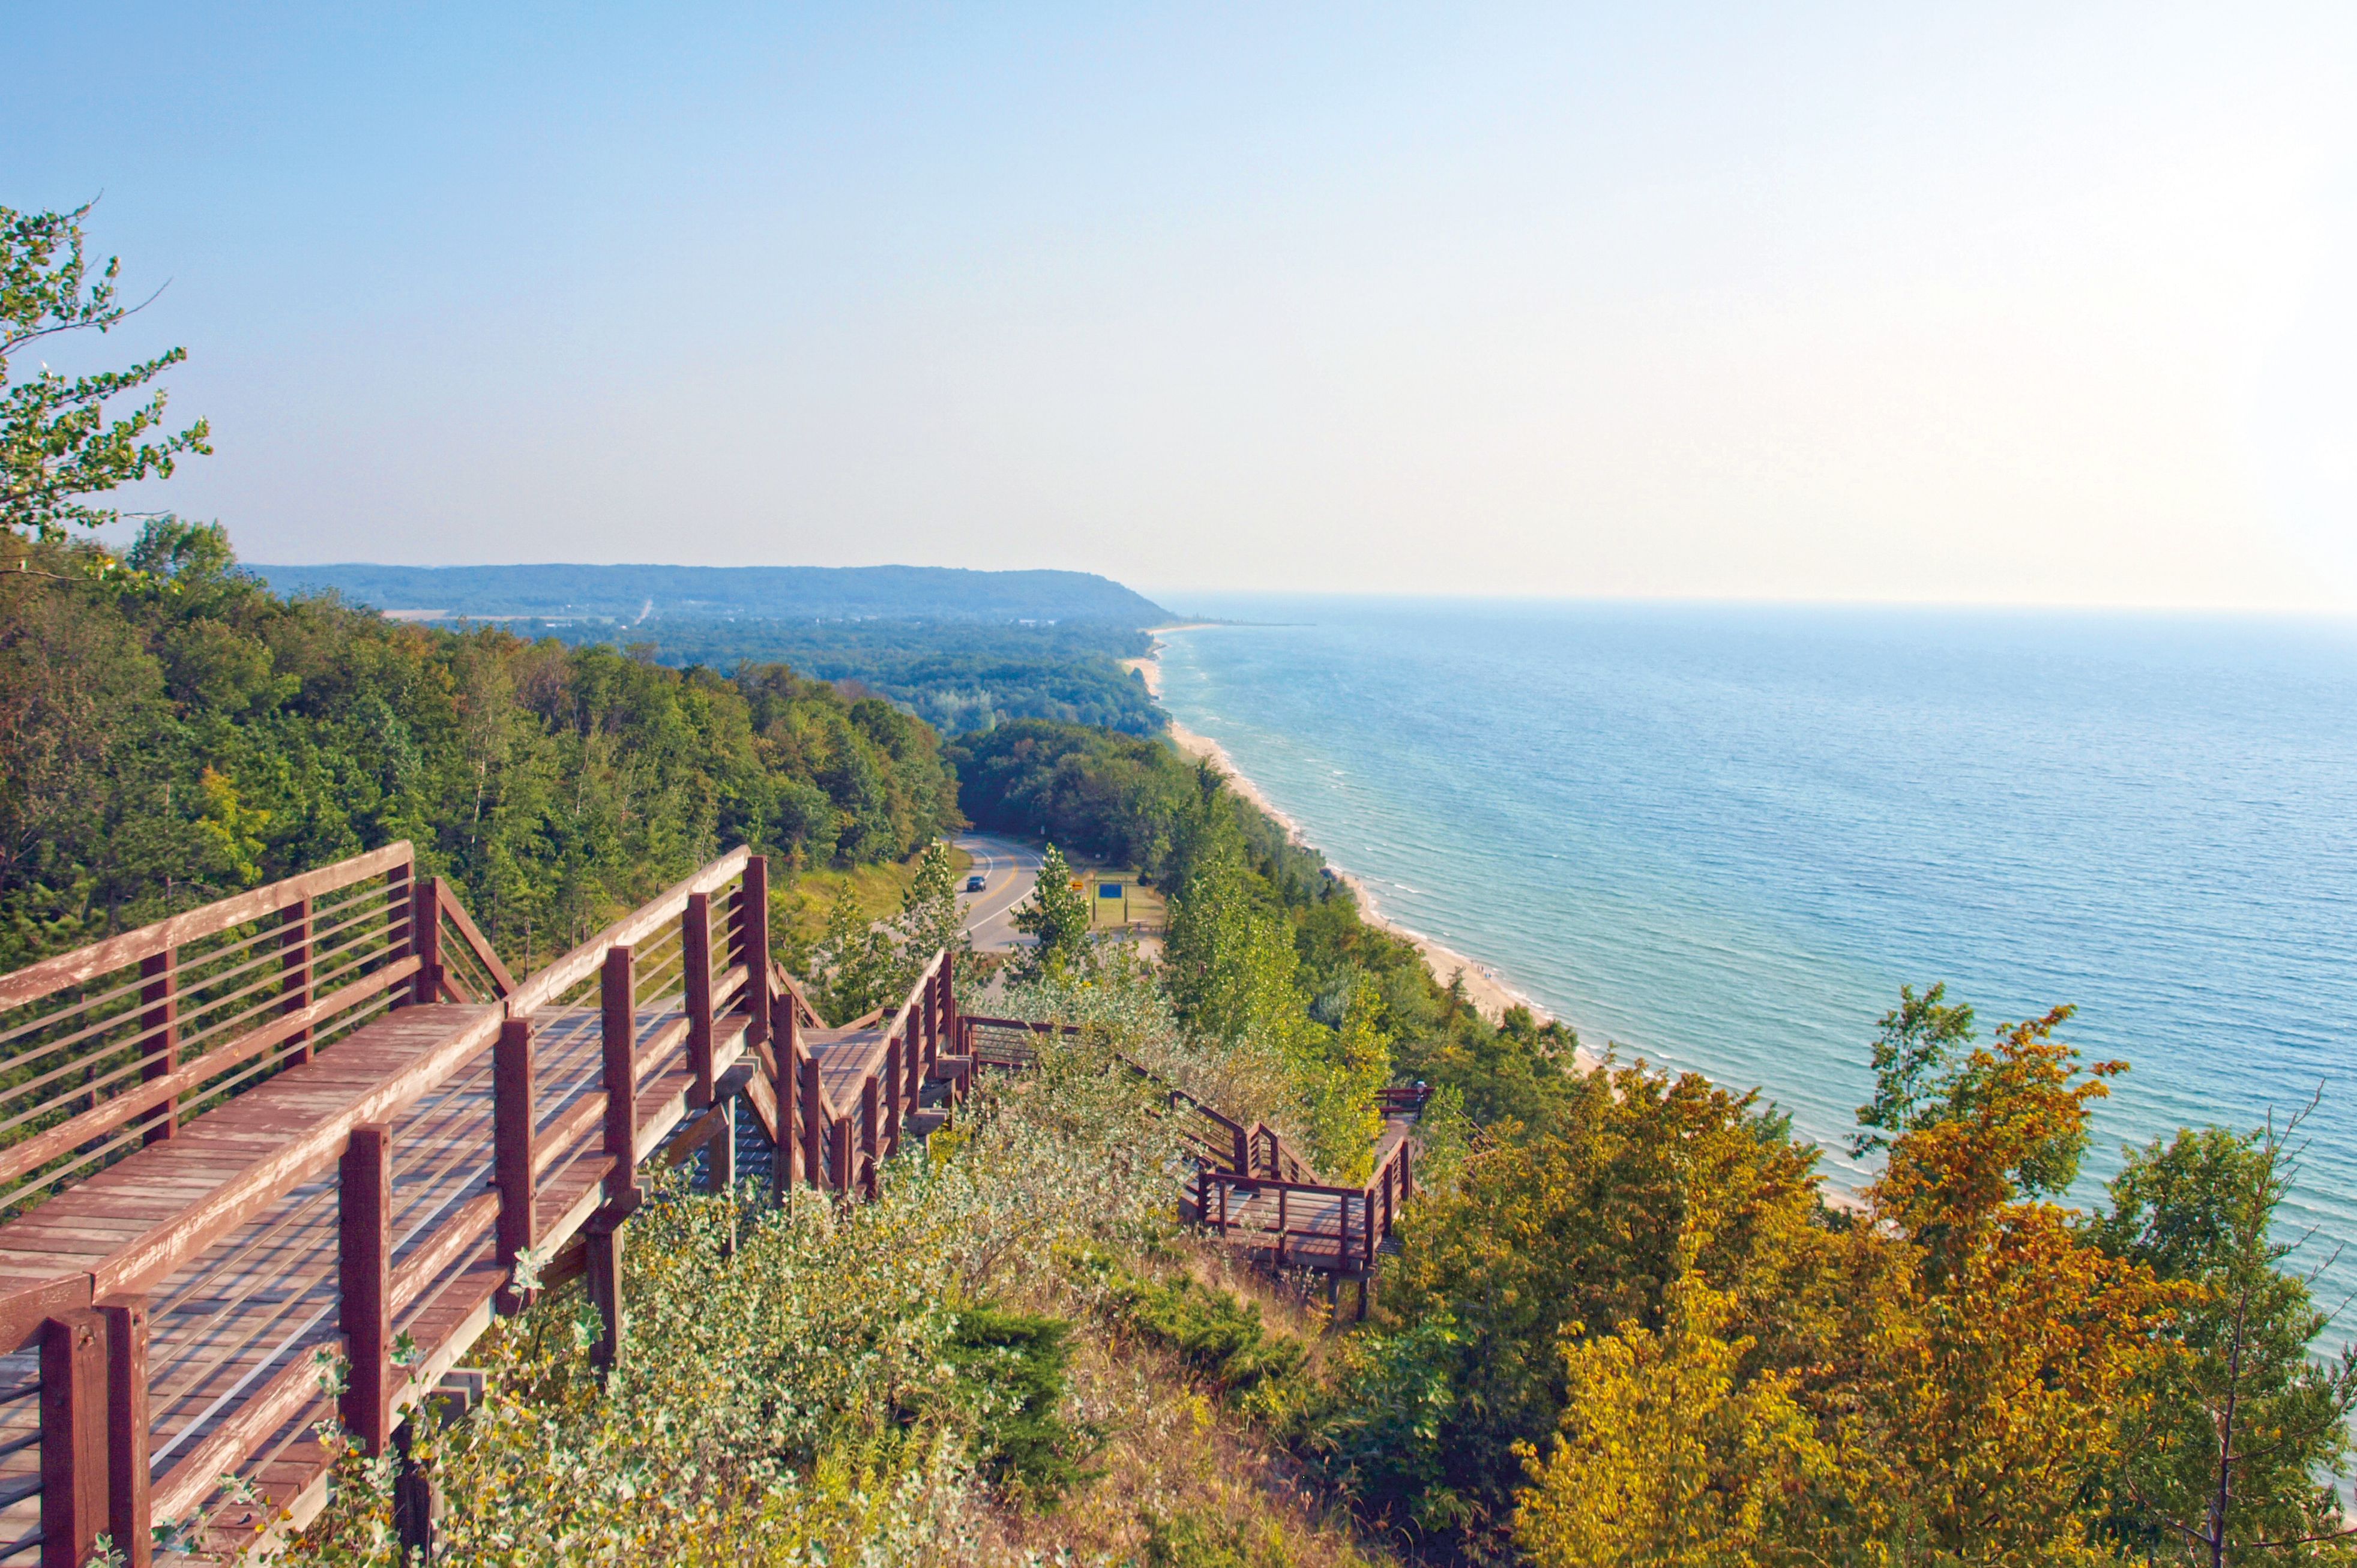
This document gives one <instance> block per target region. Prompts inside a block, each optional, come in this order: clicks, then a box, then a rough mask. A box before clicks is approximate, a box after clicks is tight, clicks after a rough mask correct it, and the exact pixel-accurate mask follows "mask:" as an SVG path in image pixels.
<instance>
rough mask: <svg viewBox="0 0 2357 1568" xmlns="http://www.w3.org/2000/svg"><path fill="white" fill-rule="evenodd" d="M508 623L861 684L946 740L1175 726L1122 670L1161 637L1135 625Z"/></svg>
mask: <svg viewBox="0 0 2357 1568" xmlns="http://www.w3.org/2000/svg"><path fill="white" fill-rule="evenodd" d="M506 624H507V626H508V628H509V629H510V630H511V631H514V632H517V633H518V634H520V635H525V636H530V637H533V638H540V637H554V638H556V639H559V640H560V641H564V642H566V643H572V644H578V645H585V646H586V645H588V644H592V643H598V642H613V641H619V642H620V643H622V644H623V645H624V646H627V647H629V648H630V649H632V650H647V651H648V652H650V653H651V657H652V658H653V659H654V660H655V661H656V662H658V663H662V664H670V665H674V666H684V665H690V664H704V665H708V666H710V667H711V668H713V669H715V670H733V669H735V668H736V667H737V665H739V664H741V663H745V662H748V661H750V662H752V663H756V664H775V663H781V662H782V663H787V664H791V665H792V666H793V667H794V668H795V669H797V670H799V671H802V673H804V674H805V675H814V676H816V677H817V678H818V679H820V680H822V681H835V682H858V684H859V685H860V686H862V687H865V688H866V689H868V690H870V691H874V692H877V693H881V694H883V695H884V696H887V697H889V698H891V699H892V700H893V701H894V702H896V703H907V704H908V705H909V707H910V708H912V709H914V710H915V711H916V714H917V716H918V717H920V718H921V719H923V720H924V721H925V722H926V723H927V724H929V725H932V726H933V728H934V729H936V730H938V731H940V732H941V733H942V735H945V736H952V735H963V734H964V733H966V732H968V731H972V730H986V729H988V728H990V727H991V726H992V725H999V724H1005V723H1006V722H1007V721H1009V720H1012V719H1051V720H1059V721H1061V722H1063V723H1067V724H1080V725H1103V726H1104V727H1106V728H1108V729H1115V730H1121V731H1125V732H1126V733H1128V734H1130V735H1139V736H1151V735H1159V734H1160V733H1162V730H1163V728H1164V725H1165V724H1166V722H1167V721H1165V719H1164V718H1163V716H1162V710H1161V709H1159V708H1157V707H1156V706H1155V705H1154V700H1153V698H1152V697H1150V696H1148V695H1147V694H1146V683H1145V682H1143V681H1140V680H1139V679H1138V678H1137V676H1136V675H1135V673H1133V672H1132V671H1129V670H1127V669H1125V668H1124V667H1123V665H1122V663H1121V660H1125V659H1135V658H1139V657H1141V656H1142V655H1144V654H1145V653H1146V651H1147V650H1148V649H1149V648H1151V646H1152V643H1153V639H1151V638H1149V637H1147V636H1146V633H1145V632H1142V631H1139V630H1136V629H1135V628H1131V627H1126V626H1121V625H1115V624H1112V623H1108V622H1103V621H1087V622H1075V621H1060V622H1058V623H1056V624H1054V625H1052V626H1046V625H1039V626H1027V625H1017V624H1012V623H1006V622H990V621H917V620H864V621H846V620H838V621H823V622H821V621H790V620H763V619H755V618H727V619H715V618H697V617H687V616H660V615H659V616H654V617H651V618H649V619H648V620H646V621H645V622H644V623H643V624H640V625H633V626H627V627H614V626H608V625H605V624H602V623H590V622H578V621H576V622H569V623H561V624H560V623H558V622H554V621H512V622H508V623H506Z"/></svg>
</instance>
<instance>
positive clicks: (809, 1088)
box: [802, 1056, 839, 1187]
mask: <svg viewBox="0 0 2357 1568" xmlns="http://www.w3.org/2000/svg"><path fill="white" fill-rule="evenodd" d="M826 1135H827V1125H826V1104H825V1099H824V1092H823V1090H822V1089H821V1087H820V1083H819V1072H818V1059H817V1058H815V1057H811V1056H804V1057H803V1058H802V1171H803V1174H804V1175H805V1176H806V1177H807V1178H808V1179H809V1182H810V1185H811V1186H813V1187H820V1186H824V1185H826V1184H825V1182H824V1180H823V1178H824V1176H825V1175H826V1151H825V1149H824V1147H823V1144H822V1143H821V1140H823V1138H825V1136H826ZM838 1168H839V1167H838Z"/></svg>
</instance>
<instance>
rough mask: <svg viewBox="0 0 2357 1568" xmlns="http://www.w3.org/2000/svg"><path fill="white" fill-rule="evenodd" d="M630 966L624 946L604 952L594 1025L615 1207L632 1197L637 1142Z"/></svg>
mask: <svg viewBox="0 0 2357 1568" xmlns="http://www.w3.org/2000/svg"><path fill="white" fill-rule="evenodd" d="M632 984H633V965H632V962H631V955H630V949H629V948H627V947H616V948H608V949H607V950H606V971H605V981H604V985H603V990H602V999H603V1002H604V1008H603V1016H602V1018H601V1020H600V1024H599V1037H600V1044H601V1045H602V1047H603V1049H604V1059H605V1078H606V1115H605V1124H606V1141H605V1152H606V1155H607V1157H608V1159H609V1160H610V1161H611V1162H612V1165H611V1170H612V1175H611V1176H608V1178H607V1187H606V1201H607V1202H608V1204H614V1205H620V1204H623V1203H626V1202H628V1201H629V1200H630V1198H631V1197H636V1196H637V1190H636V1182H635V1180H634V1179H633V1178H634V1174H635V1173H634V1170H633V1167H632V1165H631V1161H630V1156H631V1154H632V1152H633V1150H634V1147H635V1145H636V1144H637V1143H638V1120H637V1110H638V1078H639V1074H638V1056H637V1051H636V1038H637V1035H638V1009H637V1007H636V1006H635V1005H634V1004H633V1001H632V998H631V989H632Z"/></svg>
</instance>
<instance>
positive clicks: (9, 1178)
mask: <svg viewBox="0 0 2357 1568" xmlns="http://www.w3.org/2000/svg"><path fill="white" fill-rule="evenodd" d="M446 911H447V912H452V913H455V914H456V915H457V923H456V926H455V931H454V934H455V935H456V936H457V939H458V940H457V943H456V945H455V947H453V946H451V945H448V944H446V943H445V942H444V940H443V936H444V925H445V921H444V918H443V916H444V913H445V912H446ZM446 952H448V953H451V954H452V955H453V956H454V957H456V958H457V964H456V965H454V966H451V967H448V968H446V966H445V963H444V954H445V953H446ZM460 983H463V984H466V985H468V986H469V987H470V988H472V989H474V990H476V991H477V993H480V992H482V991H484V990H488V991H489V992H490V995H489V996H486V997H485V999H486V1000H493V999H496V997H497V996H498V995H500V994H503V993H504V992H505V990H506V989H507V988H508V987H507V981H506V972H505V971H504V970H503V969H501V968H500V965H499V961H498V960H497V959H496V958H495V957H492V956H491V955H490V949H489V947H488V945H487V944H484V943H483V941H482V939H481V936H480V934H479V932H477V931H476V930H475V929H474V924H473V922H472V921H469V920H467V919H466V918H465V914H464V912H463V911H460V910H458V909H457V903H456V901H455V900H451V899H449V898H447V894H446V893H445V892H444V890H443V885H442V884H441V883H440V882H438V881H435V882H428V883H423V884H421V883H419V882H418V881H417V879H416V877H415V867H414V859H413V856H412V854H411V853H410V847H409V845H408V844H407V843H395V844H390V845H387V846H386V847H385V848H383V849H381V850H378V851H375V852H374V853H372V854H363V855H359V856H355V857H354V858H352V859H350V860H347V861H344V862H342V863H340V864H339V865H331V866H328V867H327V868H325V869H323V870H320V871H315V872H311V873H309V874H307V875H302V876H296V877H290V878H288V879H287V880H285V881H283V882H276V883H273V884H271V885H270V886H266V887H258V888H255V889H254V890H253V891H252V892H250V893H244V894H241V895H239V896H237V897H233V898H226V899H222V900H221V901H220V902H218V903H214V904H210V905H207V906H205V907H204V908H200V909H194V910H190V911H189V912H188V913H187V914H184V915H176V916H173V917H172V918H168V919H164V920H158V921H156V923H155V924H153V925H150V926H145V927H142V928H141V929H138V930H135V931H127V932H125V933H124V934H123V935H122V936H119V937H114V938H112V939H110V940H106V941H102V942H99V943H97V944H95V945H94V946H91V947H87V948H83V949H81V950H79V951H75V952H70V953H65V954H61V955H59V957H57V958H53V959H48V960H46V961H42V962H40V963H36V964H33V965H31V966H30V967H28V968H26V969H22V970H18V971H17V972H15V973H13V974H10V975H7V976H5V977H0V1217H6V1216H10V1215H14V1214H17V1213H21V1212H23V1211H24V1210H25V1209H26V1208H28V1207H30V1206H32V1205H34V1204H37V1203H38V1202H39V1201H40V1199H41V1198H42V1197H44V1196H46V1195H48V1193H50V1192H54V1191H58V1190H61V1189H62V1188H64V1187H70V1186H72V1185H73V1184H74V1183H76V1182H78V1181H81V1180H83V1179H85V1178H86V1177H88V1176H90V1175H91V1174H92V1173H93V1172H95V1171H97V1170H100V1169H102V1168H103V1167H105V1166H106V1165H110V1164H112V1163H113V1162H114V1161H115V1160H117V1159H120V1158H122V1157H123V1156H124V1155H128V1154H131V1153H133V1152H135V1151H136V1150H138V1149H140V1148H142V1147H145V1145H147V1144H154V1143H157V1142H160V1141H162V1140H164V1139H167V1138H170V1137H171V1136H172V1135H173V1134H174V1133H175V1132H176V1131H177V1130H178V1127H179V1126H180V1125H182V1124H183V1123H184V1122H186V1121H187V1119H188V1118H189V1117H191V1116H196V1115H200V1114H202V1113H203V1112H204V1111H205V1110H206V1109H207V1108H209V1107H210V1106H212V1105H215V1104H219V1103H221V1101H225V1100H227V1099H228V1098H230V1097H231V1096H233V1095H235V1094H237V1093H239V1092H241V1091H242V1090H246V1089H249V1088H251V1087H253V1085H254V1084H256V1083H259V1082H262V1081H263V1080H264V1079H268V1078H270V1077H271V1076H272V1075H274V1074H275V1073H276V1072H278V1071H280V1070H281V1069H285V1068H286V1067H289V1066H292V1065H295V1064H296V1063H300V1062H304V1061H307V1060H309V1059H310V1058H311V1057H312V1056H313V1055H314V1054H315V1053H316V1052H317V1051H319V1050H321V1049H324V1048H326V1047H328V1046H329V1045H331V1044H332V1043H333V1042H334V1041H336V1040H337V1039H339V1038H341V1037H342V1036H345V1035H347V1034H350V1032H351V1031H352V1030H353V1029H355V1028H358V1027H359V1026H361V1025H362V1024H365V1023H367V1022H368V1021H369V1020H370V1019H371V1018H373V1017H375V1016H377V1015H380V1014H381V1013H382V1012H383V1011H384V1010H385V1009H386V1008H388V1007H390V1006H393V1005H394V1004H396V1003H400V1002H406V1001H425V1000H431V999H432V998H433V997H435V996H436V995H437V994H439V993H441V992H442V991H443V990H444V989H445V988H447V987H451V986H455V985H457V984H460Z"/></svg>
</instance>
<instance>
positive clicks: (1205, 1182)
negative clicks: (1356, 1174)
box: [1193, 1138, 1414, 1275]
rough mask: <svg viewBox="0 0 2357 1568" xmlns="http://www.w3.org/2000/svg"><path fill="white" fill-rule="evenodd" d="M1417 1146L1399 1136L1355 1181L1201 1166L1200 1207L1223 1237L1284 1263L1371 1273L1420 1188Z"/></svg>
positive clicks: (1205, 1219) (1197, 1200)
mask: <svg viewBox="0 0 2357 1568" xmlns="http://www.w3.org/2000/svg"><path fill="white" fill-rule="evenodd" d="M1413 1147H1414V1146H1413V1144H1411V1143H1410V1142H1409V1141H1408V1140H1407V1139H1405V1138H1399V1139H1395V1140H1394V1141H1393V1142H1392V1143H1391V1144H1389V1146H1388V1147H1387V1148H1386V1149H1385V1150H1384V1152H1383V1157H1382V1158H1381V1159H1379V1160H1378V1161H1377V1162H1376V1165H1375V1168H1374V1170H1373V1171H1372V1173H1371V1174H1370V1175H1369V1176H1368V1177H1367V1181H1366V1184H1365V1185H1364V1186H1363V1187H1333V1186H1329V1185H1326V1184H1324V1183H1320V1182H1318V1181H1316V1180H1315V1179H1311V1180H1302V1179H1299V1178H1297V1177H1295V1176H1282V1177H1275V1176H1266V1175H1263V1174H1259V1173H1250V1174H1245V1175H1237V1174H1235V1173H1232V1172H1230V1171H1223V1170H1219V1169H1216V1168H1214V1167H1212V1166H1211V1165H1203V1166H1201V1167H1200V1168H1199V1169H1198V1170H1197V1171H1196V1174H1195V1181H1194V1192H1193V1206H1194V1212H1195V1215H1196V1217H1197V1218H1198V1219H1200V1222H1201V1223H1202V1224H1204V1225H1207V1226H1209V1227H1211V1228H1212V1229H1213V1230H1217V1231H1218V1232H1219V1234H1220V1239H1221V1240H1223V1241H1234V1240H1241V1241H1243V1242H1245V1243H1246V1244H1248V1245H1251V1246H1254V1247H1255V1248H1260V1249H1265V1251H1267V1252H1268V1253H1269V1254H1270V1255H1271V1258H1272V1260H1273V1261H1274V1262H1275V1264H1276V1266H1277V1267H1279V1268H1290V1267H1296V1266H1299V1267H1306V1268H1315V1269H1321V1270H1326V1271H1329V1272H1332V1273H1344V1274H1354V1275H1357V1274H1365V1273H1372V1271H1373V1269H1374V1266H1375V1253H1376V1251H1377V1250H1378V1249H1379V1248H1380V1247H1381V1246H1382V1245H1383V1240H1384V1239H1385V1238H1386V1237H1388V1236H1390V1235H1391V1233H1392V1230H1393V1227H1394V1223H1395V1222H1396V1220H1397V1219H1398V1216H1399V1210H1400V1208H1401V1207H1402V1206H1403V1205H1404V1204H1405V1203H1406V1201H1407V1199H1408V1197H1410V1195H1411V1194H1412V1192H1413V1190H1414V1186H1413V1184H1414V1154H1413Z"/></svg>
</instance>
